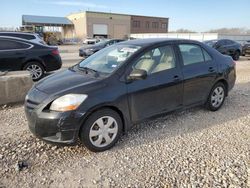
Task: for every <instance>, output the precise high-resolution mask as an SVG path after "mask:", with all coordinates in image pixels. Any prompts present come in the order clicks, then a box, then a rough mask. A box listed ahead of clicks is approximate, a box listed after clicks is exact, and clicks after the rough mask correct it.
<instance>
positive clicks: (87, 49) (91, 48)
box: [79, 39, 124, 57]
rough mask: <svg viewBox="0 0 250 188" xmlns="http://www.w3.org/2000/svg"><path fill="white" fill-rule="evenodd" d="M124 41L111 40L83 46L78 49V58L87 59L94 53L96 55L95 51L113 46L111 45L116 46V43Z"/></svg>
mask: <svg viewBox="0 0 250 188" xmlns="http://www.w3.org/2000/svg"><path fill="white" fill-rule="evenodd" d="M122 41H124V40H122V39H111V40H105V41H102V42H99V43H97V44H95V45H87V46H83V47H81V48H80V49H79V56H81V57H88V56H90V55H92V54H94V53H96V52H97V51H99V50H101V49H103V48H105V47H107V46H110V45H113V44H116V43H118V42H122Z"/></svg>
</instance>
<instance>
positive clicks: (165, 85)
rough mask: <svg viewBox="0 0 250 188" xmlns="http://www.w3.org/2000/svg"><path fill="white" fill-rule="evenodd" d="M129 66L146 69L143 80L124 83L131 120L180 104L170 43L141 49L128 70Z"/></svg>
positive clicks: (177, 74)
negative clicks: (140, 53)
mask: <svg viewBox="0 0 250 188" xmlns="http://www.w3.org/2000/svg"><path fill="white" fill-rule="evenodd" d="M132 69H142V70H145V71H146V72H147V78H146V79H145V80H134V81H132V82H131V83H128V84H127V92H128V101H129V107H130V113H131V118H132V121H133V122H137V121H140V120H143V119H145V118H149V117H151V116H154V115H157V114H161V113H164V112H168V111H171V110H174V109H176V108H179V107H181V106H182V97H183V96H182V92H183V85H182V74H181V70H180V66H179V63H178V58H177V57H176V54H175V51H174V48H173V47H172V46H171V45H166V46H160V47H156V48H153V49H151V50H148V51H146V52H144V53H143V54H142V55H141V56H140V57H139V58H137V59H136V60H135V61H134V63H133V65H132V67H130V70H129V73H130V72H131V71H132Z"/></svg>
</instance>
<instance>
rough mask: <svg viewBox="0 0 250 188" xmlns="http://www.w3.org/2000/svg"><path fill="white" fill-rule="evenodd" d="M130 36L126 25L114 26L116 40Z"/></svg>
mask: <svg viewBox="0 0 250 188" xmlns="http://www.w3.org/2000/svg"><path fill="white" fill-rule="evenodd" d="M128 34H129V33H128V30H127V27H126V25H114V38H117V39H123V38H124V37H125V36H126V35H128Z"/></svg>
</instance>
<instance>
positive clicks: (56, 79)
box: [35, 69, 103, 95]
mask: <svg viewBox="0 0 250 188" xmlns="http://www.w3.org/2000/svg"><path fill="white" fill-rule="evenodd" d="M100 80H101V79H100V78H96V77H94V76H93V75H92V74H91V73H89V74H86V73H84V72H75V71H72V70H69V69H68V70H65V71H61V72H58V73H55V74H53V75H51V76H48V77H46V78H44V79H42V80H41V81H39V82H38V83H37V84H36V85H35V88H37V89H38V90H40V91H42V92H44V93H46V94H48V95H59V94H66V93H69V92H71V93H84V92H86V91H87V90H90V89H95V88H97V87H100V85H103V84H97V82H100ZM93 83H95V84H93Z"/></svg>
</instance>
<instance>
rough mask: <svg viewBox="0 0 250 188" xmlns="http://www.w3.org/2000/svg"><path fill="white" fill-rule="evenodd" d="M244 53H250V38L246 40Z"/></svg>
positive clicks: (243, 48)
mask: <svg viewBox="0 0 250 188" xmlns="http://www.w3.org/2000/svg"><path fill="white" fill-rule="evenodd" d="M242 55H243V56H245V55H250V40H248V41H247V42H245V43H244V44H243V47H242Z"/></svg>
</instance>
